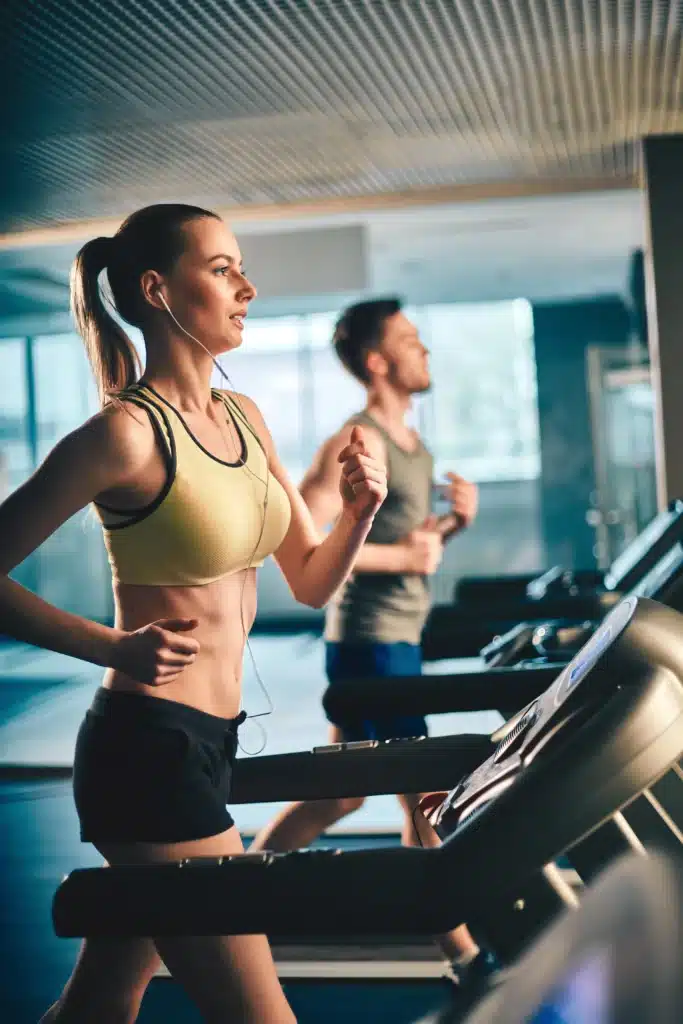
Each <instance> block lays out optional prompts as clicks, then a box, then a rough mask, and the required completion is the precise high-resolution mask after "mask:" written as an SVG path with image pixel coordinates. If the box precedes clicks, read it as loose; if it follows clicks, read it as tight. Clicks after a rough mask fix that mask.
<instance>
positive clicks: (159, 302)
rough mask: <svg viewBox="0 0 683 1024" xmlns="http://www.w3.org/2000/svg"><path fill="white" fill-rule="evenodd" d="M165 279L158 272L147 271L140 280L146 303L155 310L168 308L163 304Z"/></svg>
mask: <svg viewBox="0 0 683 1024" xmlns="http://www.w3.org/2000/svg"><path fill="white" fill-rule="evenodd" d="M163 285H164V282H163V278H162V276H161V274H160V273H159V272H158V271H156V270H146V271H145V272H144V274H143V275H142V277H141V278H140V290H141V291H142V297H143V299H144V300H145V302H148V303H149V304H150V306H153V307H154V308H155V309H162V310H163V309H165V308H167V307H166V306H165V304H164V302H163V298H162V297H163Z"/></svg>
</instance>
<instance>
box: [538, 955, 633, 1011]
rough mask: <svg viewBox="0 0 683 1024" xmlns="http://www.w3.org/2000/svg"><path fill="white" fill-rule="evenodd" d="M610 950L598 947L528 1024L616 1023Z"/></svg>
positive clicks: (558, 985)
mask: <svg viewBox="0 0 683 1024" xmlns="http://www.w3.org/2000/svg"><path fill="white" fill-rule="evenodd" d="M612 1006H613V998H612V971H611V963H610V955H609V950H607V949H605V948H594V949H592V950H590V952H589V953H588V954H587V955H586V956H585V957H584V958H583V959H582V960H581V961H580V962H579V963H578V964H577V965H576V966H575V967H574V968H573V969H572V970H571V972H570V973H569V974H568V975H567V976H566V977H564V978H563V979H562V980H561V981H560V983H559V984H557V985H555V987H554V988H553V989H552V991H551V992H550V993H549V994H548V995H547V996H546V997H545V999H544V1001H543V1003H542V1004H541V1005H540V1006H539V1008H538V1009H537V1010H536V1011H535V1012H534V1013H533V1014H532V1015H531V1016H530V1017H527V1018H526V1019H527V1022H528V1024H613V1015H612Z"/></svg>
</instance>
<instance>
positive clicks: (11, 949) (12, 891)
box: [0, 634, 500, 1024]
mask: <svg viewBox="0 0 683 1024" xmlns="http://www.w3.org/2000/svg"><path fill="white" fill-rule="evenodd" d="M251 647H252V651H253V654H254V658H255V661H256V664H257V666H258V670H259V674H260V676H261V678H262V679H263V681H264V683H265V685H266V686H267V688H268V690H269V691H270V694H271V697H272V700H273V703H274V705H275V711H274V713H273V715H272V716H271V717H269V718H266V719H260V720H259V721H261V722H264V723H265V728H266V731H267V740H268V741H267V747H266V750H265V751H264V752H267V753H269V754H273V753H281V752H285V751H292V750H305V749H308V748H310V747H311V746H313V745H315V744H316V743H320V742H324V739H325V736H326V722H325V718H324V715H323V712H322V709H321V707H320V695H321V693H322V691H323V689H324V686H325V680H324V677H323V671H322V665H323V654H322V643H321V641H320V639H319V638H318V637H314V636H311V635H310V634H300V635H296V636H287V637H254V638H253V639H252V643H251ZM455 667H456V666H455V664H454V663H447V662H440V663H438V666H433V667H432V669H433V668H438V671H452V670H453V669H454V668H455ZM467 667H468V668H473V667H475V666H474V664H472V663H468V665H467ZM99 676H100V670H99V669H97V668H93V667H92V666H89V665H84V664H83V663H80V662H77V661H74V660H73V659H70V658H66V657H62V656H61V655H53V654H49V653H46V652H42V651H38V650H36V649H33V648H26V647H20V646H14V645H5V646H3V647H0V835H1V836H2V843H1V844H0V1019H2V1021H3V1022H5V1021H6V1022H7V1024H35V1022H36V1021H37V1020H38V1019H39V1018H40V1015H41V1013H43V1012H44V1010H45V1008H46V1007H47V1006H48V1005H49V1004H50V1002H51V1001H53V1000H54V998H55V997H56V995H57V994H58V993H59V990H60V989H61V986H62V984H63V982H64V981H65V979H66V977H67V976H68V974H69V971H70V969H71V966H72V964H73V960H74V957H75V955H76V950H77V947H78V943H77V942H76V941H72V940H64V939H57V938H56V937H55V936H54V933H53V931H52V926H51V920H50V905H51V900H52V895H53V893H54V890H55V888H56V886H57V885H58V884H59V881H60V879H61V878H62V877H63V876H64V875H65V874H66V873H67V872H68V871H70V870H72V869H74V868H76V867H85V866H94V865H97V864H98V863H99V858H98V855H97V853H96V852H95V850H94V849H93V848H92V847H90V846H88V845H85V844H82V843H81V842H80V840H79V838H78V826H77V819H76V814H75V810H74V808H73V804H72V799H71V789H70V783H69V782H68V781H66V780H58V779H49V778H46V777H40V775H41V773H40V770H39V769H40V767H41V766H51V765H69V764H70V763H71V758H72V752H73V745H74V740H75V735H76V731H77V729H78V725H79V723H80V719H81V717H82V714H83V712H84V711H85V709H86V708H87V706H88V704H89V703H90V700H91V698H92V693H93V691H94V689H95V687H96V686H97V685H98V681H99ZM244 693H245V700H244V703H245V706H246V708H247V710H248V711H260V710H263V709H264V708H265V707H267V704H266V701H265V698H264V697H263V695H262V693H261V691H260V688H259V686H258V682H257V680H256V677H255V674H254V670H253V667H252V665H251V663H250V658H249V655H248V654H247V656H246V658H245V689H244ZM499 721H500V719H499V717H498V715H497V714H495V713H490V714H472V715H444V716H438V717H435V718H434V719H432V720H431V722H430V731H431V732H432V734H433V735H445V734H448V733H457V732H463V731H468V732H489V731H491V730H492V729H493V728H495V727H496V726H497V724H498V723H499ZM241 738H242V742H243V744H244V748H245V752H244V753H243V754H242V756H244V755H245V753H246V752H256V751H258V750H259V748H260V747H261V746H262V743H263V736H262V735H261V733H260V731H259V729H258V727H257V726H256V725H255V724H254V723H250V724H247V725H246V726H245V728H244V729H243V732H242V734H241ZM10 765H31V766H34V767H35V769H36V771H35V773H28V774H27V775H26V777H25V778H23V779H18V778H17V777H16V772H11V773H10V771H9V766H10ZM278 806H279V805H276V804H271V805H265V804H262V805H258V806H249V807H241V806H240V807H236V808H235V812H236V813H235V817H236V820H237V824H238V826H239V828H240V830H241V831H242V832H243V834H244V835H245V838H247V839H248V836H249V834H253V832H254V831H255V830H256V829H257V828H258V827H259V826H260V825H261V824H262V823H263V822H265V821H266V820H267V819H268V818H269V817H270V816H271V815H272V814H273V812H274V811H275V810H276V808H277V807H278ZM399 826H400V815H399V812H398V806H397V804H396V801H395V800H394V799H393V798H392V797H373V798H371V799H369V800H367V801H366V804H365V806H364V807H363V808H362V809H361V810H360V811H359V812H357V813H356V814H355V815H353V816H352V817H350V818H349V819H347V820H346V821H345V822H343V823H342V824H341V825H340V826H338V827H337V829H335V834H334V839H333V840H332V841H333V842H334V845H336V846H341V845H343V846H348V845H359V844H361V843H363V844H366V843H382V844H386V843H389V842H397V841H398V829H399ZM330 841H331V840H330V839H329V838H328V839H327V840H326V841H323V842H326V843H327V844H329V843H330ZM302 953H303V951H300V954H299V955H300V956H301V955H302ZM318 953H322V951H316V950H312V951H306V954H305V957H302V959H304V958H305V959H307V961H308V964H307V966H308V971H306V970H302V971H301V972H300V973H301V975H302V978H301V979H300V980H295V979H291V978H290V979H289V980H285V985H286V987H287V991H288V996H289V998H290V1000H291V1002H292V1005H293V1007H294V1009H295V1012H296V1014H297V1017H298V1020H299V1022H300V1024H308V1022H313V1021H325V1024H336V1022H337V1021H339V1022H340V1024H341V1022H342V1021H344V1022H345V1021H348V1020H350V1019H354V1018H355V1019H360V1020H372V1021H377V1022H380V1021H383V1020H386V1021H387V1022H389V1021H390V1022H392V1024H404V1022H405V1024H408V1022H410V1021H414V1020H417V1019H419V1017H420V1016H421V1015H422V1014H424V1013H426V1012H427V1011H428V1010H429V1008H430V1007H431V1006H434V1005H438V1004H439V1002H440V1001H442V1000H443V996H444V983H442V982H440V981H438V980H436V979H435V980H434V981H431V982H429V983H425V982H424V981H422V982H420V981H419V980H417V979H415V978H412V979H411V977H410V975H411V974H412V975H415V974H418V975H419V974H420V971H419V970H417V971H416V970H414V969H413V970H411V969H410V968H409V961H410V962H411V963H413V964H414V962H415V959H416V958H417V959H418V960H419V958H420V957H424V951H420V950H416V951H412V952H411V951H409V950H403V951H402V953H401V952H400V951H397V953H396V955H395V958H396V960H397V964H398V967H397V970H396V975H397V979H398V980H392V981H391V982H388V983H385V982H382V981H380V980H365V981H356V982H353V983H350V982H348V981H341V980H340V978H339V973H340V972H339V971H335V970H334V969H332V970H331V971H329V972H326V973H327V974H328V976H327V977H323V978H317V979H316V978H311V977H310V975H311V974H312V973H313V974H315V973H316V972H315V970H311V965H312V964H313V966H315V960H316V955H317V954H318ZM347 953H348V951H347ZM276 956H277V957H278V961H280V959H281V957H280V954H279V951H276ZM368 956H370V957H372V954H371V953H369V951H368V950H358V951H356V954H355V955H353V958H354V959H367V958H368ZM329 958H330V957H329V951H328V953H326V954H325V957H324V959H325V960H328V959H329ZM288 959H290V957H289V955H288ZM401 960H403V962H404V963H405V970H402V969H401V967H400V963H401ZM370 973H372V972H370ZM427 973H429V972H427ZM431 973H435V972H434V971H432V972H431ZM436 973H437V974H438V972H436ZM305 975H308V976H307V977H305V978H304V977H303V976H305ZM401 975H403V979H402V980H401ZM139 1020H140V1022H141V1024H161V1022H162V1021H163V1022H164V1024H175V1022H178V1024H195V1022H198V1021H199V1017H198V1015H197V1013H196V1011H194V1009H193V1007H191V1006H190V1005H189V1003H187V1004H186V1003H185V1001H184V999H183V998H182V994H181V993H179V992H178V990H177V987H176V986H175V985H174V983H173V982H170V981H168V980H167V979H164V978H159V979H157V980H155V982H154V983H153V984H152V986H150V990H149V992H148V994H147V996H146V997H145V1002H144V1004H143V1010H142V1012H141V1015H140V1018H139Z"/></svg>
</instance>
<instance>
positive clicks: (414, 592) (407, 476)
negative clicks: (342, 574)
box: [325, 412, 433, 644]
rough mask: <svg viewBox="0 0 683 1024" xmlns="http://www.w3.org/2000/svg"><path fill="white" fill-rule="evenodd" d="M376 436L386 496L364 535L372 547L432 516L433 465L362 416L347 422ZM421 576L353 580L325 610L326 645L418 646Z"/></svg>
mask: <svg viewBox="0 0 683 1024" xmlns="http://www.w3.org/2000/svg"><path fill="white" fill-rule="evenodd" d="M348 422H349V423H350V424H351V423H359V424H360V425H361V426H369V427H372V428H373V429H374V430H376V431H377V432H378V433H379V434H381V436H382V439H383V440H384V444H385V446H386V454H387V478H388V479H387V484H388V493H387V496H386V499H385V500H384V503H383V504H382V506H381V507H380V509H379V511H378V512H377V515H376V516H375V520H374V522H373V524H372V529H371V530H370V533H369V534H368V542H369V543H371V544H395V543H396V541H398V540H400V539H401V538H402V537H404V536H405V535H406V534H407V533H410V531H411V530H414V529H415V528H416V527H418V526H420V524H421V523H423V522H424V520H425V519H426V518H427V516H428V515H429V514H430V512H431V489H432V470H433V459H432V456H431V454H430V453H429V452H428V451H427V449H426V448H425V447H424V445H423V444H422V442H421V441H420V442H419V443H418V445H417V447H416V448H415V450H414V451H412V452H408V451H406V450H405V449H404V448H400V447H399V446H398V445H397V444H396V442H395V441H393V440H392V438H391V437H390V436H389V434H388V433H387V432H386V430H385V429H384V428H383V427H382V426H381V425H380V424H379V423H378V422H377V421H376V420H374V419H373V418H372V416H370V415H369V414H368V413H367V412H361V413H358V414H357V415H355V416H352V417H351V419H350V420H349V421H348ZM429 603H430V598H429V583H428V580H427V578H426V577H425V576H417V575H414V574H408V573H406V574H401V573H367V572H361V573H357V574H355V575H352V576H351V577H350V578H349V579H348V580H347V582H346V583H345V584H344V585H343V586H342V587H341V588H340V589H339V590H338V591H337V593H336V594H335V596H334V597H333V599H332V600H331V601H330V603H329V604H328V606H327V611H326V619H325V639H326V640H328V641H331V642H346V643H356V642H361V643H386V644H391V643H401V642H406V643H411V644H419V642H420V636H421V633H422V627H423V626H424V624H425V620H426V618H427V613H428V611H429Z"/></svg>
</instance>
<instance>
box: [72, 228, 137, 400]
mask: <svg viewBox="0 0 683 1024" xmlns="http://www.w3.org/2000/svg"><path fill="white" fill-rule="evenodd" d="M115 244H116V242H115V240H114V239H113V238H107V237H100V238H93V239H92V240H91V241H90V242H86V244H85V245H84V246H83V248H82V249H81V250H80V252H79V253H78V256H77V257H76V261H75V263H74V265H73V268H72V270H71V311H72V313H73V316H74V319H75V321H76V326H77V328H78V332H79V334H80V335H81V337H82V338H83V341H84V342H85V349H86V352H87V354H88V359H89V360H90V365H91V367H92V370H93V373H94V375H95V381H96V383H97V390H98V393H99V396H100V400H101V402H102V405H104V404H105V402H106V400H107V397H108V395H109V394H110V392H112V391H114V392H116V391H121V390H123V388H126V387H130V385H131V384H134V383H135V381H136V380H137V379H138V377H139V376H140V373H141V366H140V359H139V356H138V353H137V351H136V349H135V346H134V345H133V342H132V341H131V340H130V338H129V337H128V335H127V334H126V332H125V331H124V330H123V328H122V327H120V326H119V324H117V322H116V321H115V320H114V318H113V317H112V315H111V314H110V313H109V311H108V310H107V308H106V306H105V305H104V302H103V300H102V294H101V292H100V287H99V276H100V274H101V273H102V271H103V270H104V269H105V267H108V265H109V262H110V258H111V255H112V248H113V246H114V245H115Z"/></svg>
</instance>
